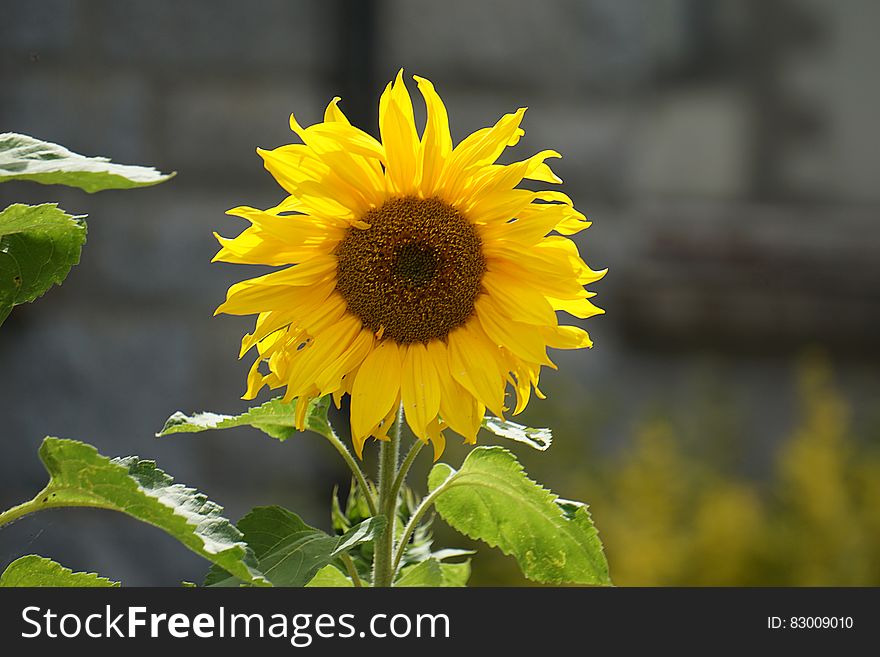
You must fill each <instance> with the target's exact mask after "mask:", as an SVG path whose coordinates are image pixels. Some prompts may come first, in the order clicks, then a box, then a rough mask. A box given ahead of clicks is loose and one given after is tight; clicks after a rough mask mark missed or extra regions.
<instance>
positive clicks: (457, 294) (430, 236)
mask: <svg viewBox="0 0 880 657" xmlns="http://www.w3.org/2000/svg"><path fill="white" fill-rule="evenodd" d="M361 219H362V220H363V221H364V222H366V223H368V224H370V227H369V228H367V229H361V228H354V227H352V228H350V229H349V231H348V234H347V235H346V236H345V238H344V239H343V240H342V241H341V242H340V243H339V245H338V246H337V247H336V251H335V253H336V255H337V257H338V258H339V262H338V264H337V266H336V289H337V290H339V293H340V294H341V295H342V296H343V298H345V301H346V303H347V304H348V310H349V311H350V312H351V313H353V314H355V315H357V316H358V317H359V318H360V319H361V321H363V323H364V325H365V326H366V327H368V328H369V329H371V330H373V331H379V330H380V329H382V328H384V336H385V337H388V338H391V339H393V340H395V341H396V342H398V343H403V344H405V343H410V342H428V341H429V340H434V339H438V338H445V337H446V336H447V335H448V334H449V332H450V331H452V330H453V329H455V328H457V327H459V326H461V325H462V324H464V323H465V322H466V321H467V319H468V318H469V317H470V316H471V315H472V314H473V312H474V301H475V300H476V298H477V295H478V294H479V293H480V281H481V279H482V277H483V272H484V271H485V269H486V264H485V261H484V260H483V252H482V248H481V242H480V237H479V235H478V234H477V231H476V228H475V227H474V226H473V224H471V223H470V222H469V221H468V220H467V219H466V218H465V217H464V216H463V215H462V214H461V213H460V212H459V211H458V210H456V209H455V208H453V207H452V206H451V205H448V204H446V203H444V202H443V201H441V200H439V199H436V198H430V199H419V198H415V197H412V196H407V197H404V198H396V199H392V200H390V201H387V202H386V203H385V204H384V205H382V206H381V207H378V208H375V209H373V210H370V211H369V212H367V213H366V214H365V215H364V216H363V217H362V218H361Z"/></svg>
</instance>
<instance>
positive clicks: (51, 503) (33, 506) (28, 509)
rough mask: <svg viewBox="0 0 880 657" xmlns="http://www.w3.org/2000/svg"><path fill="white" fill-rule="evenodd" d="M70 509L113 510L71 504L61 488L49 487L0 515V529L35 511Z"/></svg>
mask: <svg viewBox="0 0 880 657" xmlns="http://www.w3.org/2000/svg"><path fill="white" fill-rule="evenodd" d="M70 507H81V508H89V509H110V510H115V507H113V506H110V505H106V504H101V503H99V502H94V503H91V504H89V503H87V502H84V501H82V500H77V501H76V502H74V503H71V502H70V501H69V500H67V499H65V496H64V489H63V488H55V487H53V486H51V485H50V486H47V487H46V488H44V489H43V490H41V491H40V492H39V494H38V495H37V496H36V497H34V499H32V500H30V501H28V502H24V503H22V504H19V505H18V506H14V507H12V508H11V509H7V510H6V511H4V512H3V513H0V527H3V526H4V525H8V524H10V523H12V522H15V521H16V520H18V519H19V518H23V517H24V516H26V515H30V514H31V513H36V512H37V511H45V510H47V509H64V508H70Z"/></svg>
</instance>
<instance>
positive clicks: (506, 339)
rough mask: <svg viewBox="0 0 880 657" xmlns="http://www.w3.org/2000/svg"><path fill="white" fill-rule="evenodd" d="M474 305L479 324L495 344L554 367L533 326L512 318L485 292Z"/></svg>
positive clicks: (541, 339) (524, 357)
mask: <svg viewBox="0 0 880 657" xmlns="http://www.w3.org/2000/svg"><path fill="white" fill-rule="evenodd" d="M474 306H475V309H476V312H477V318H478V319H479V320H480V325H481V326H482V327H483V330H484V331H486V335H488V336H489V338H490V339H491V340H492V341H493V342H494V343H495V344H496V345H498V346H501V347H505V348H507V349H509V350H510V351H511V352H513V353H514V354H516V355H517V356H518V357H520V358H523V359H525V360H527V361H529V362H532V363H539V364H541V365H547V366H549V367H553V368H554V369H555V368H556V366H555V365H554V364H553V362H552V361H551V360H550V359H549V358H547V351H546V349H545V343H544V340H543V338H542V337H541V335H540V333H537V332H536V331H535V327H534V326H529V325H528V324H522V323H520V322H516V321H514V320H512V319H511V318H510V317H509V316H508V315H507V314H506V313H505V312H504V311H503V310H502V309H501V307H500V304H498V303H497V302H496V301H495V299H493V298H492V297H490V296H489V295H487V294H481V295H480V297H479V298H478V299H477V302H476V303H475V304H474Z"/></svg>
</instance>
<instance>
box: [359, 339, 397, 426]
mask: <svg viewBox="0 0 880 657" xmlns="http://www.w3.org/2000/svg"><path fill="white" fill-rule="evenodd" d="M400 360H401V359H400V350H399V349H398V346H397V344H396V343H395V342H392V341H391V340H385V341H384V342H382V343H380V344H379V346H377V347H376V348H375V349H374V350H373V351H372V352H371V353H370V355H369V356H367V357H366V359H364V362H363V363H362V364H361V366H360V369H358V372H357V378H356V379H355V381H354V386H353V387H352V392H351V433H352V438H355V439H362V438H366V437H367V436H369V434H370V431H371V430H372V429H373V427H375V426H376V425H377V424H378V423H379V421H380V420H381V419H382V418H383V417H385V416H386V415H388V413H389V412H390V411H391V409H392V406H393V405H394V402H395V400H396V399H397V397H398V393H399V392H400Z"/></svg>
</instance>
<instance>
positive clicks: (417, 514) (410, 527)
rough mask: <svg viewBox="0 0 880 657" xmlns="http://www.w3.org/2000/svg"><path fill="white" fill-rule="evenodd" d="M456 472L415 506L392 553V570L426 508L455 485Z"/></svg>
mask: <svg viewBox="0 0 880 657" xmlns="http://www.w3.org/2000/svg"><path fill="white" fill-rule="evenodd" d="M456 474H458V473H453V474H451V475H450V476H449V477H447V478H446V480H445V481H444V482H443V483H442V484H440V485H439V486H437V488H435V489H434V490H432V491H431V493H430V494H429V495H428V496H427V497H425V498H423V499H422V501H421V503H420V504H419V505H418V506H417V507H416V510H415V511H413V514H412V516H410V519H409V522H408V523H406V527H405V528H404V530H403V535H402V536H401V537H400V542H399V543H398V544H397V553H396V554H395V555H394V565H393V566H392V571H393V572H397V569H398V568H399V567H400V560H401V559H403V555H404V553H405V552H406V546H407V544H408V543H409V539H410V538H412V535H413V532H414V531H415V530H416V527H418V526H419V522H420V521H421V519H422V516H424V515H425V513H427V512H428V509H430V508H431V505H432V504H434V500H436V499H437V497H439V496H440V494H441V493H443V492H444V491H447V490H449V489H450V488H451V487H452V486H454V485H455V480H456V478H457V477H456Z"/></svg>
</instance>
